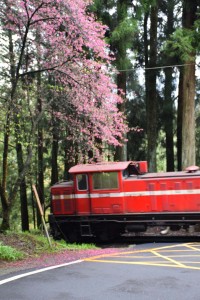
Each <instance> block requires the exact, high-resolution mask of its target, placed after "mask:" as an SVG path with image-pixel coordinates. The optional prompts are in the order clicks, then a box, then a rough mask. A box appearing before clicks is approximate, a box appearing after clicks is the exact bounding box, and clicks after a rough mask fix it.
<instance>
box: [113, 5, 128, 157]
mask: <svg viewBox="0 0 200 300" xmlns="http://www.w3.org/2000/svg"><path fill="white" fill-rule="evenodd" d="M126 17H127V1H124V0H118V2H117V19H118V20H117V21H118V24H120V22H122V21H123V20H124V19H125V18H126ZM116 48H117V56H116V61H117V69H118V70H123V69H124V61H125V59H126V50H127V49H126V41H123V39H120V41H118V43H117V45H116ZM117 87H118V89H119V90H122V91H123V93H124V94H123V95H122V97H123V99H124V102H123V103H122V104H119V105H118V109H119V111H121V112H122V113H124V112H125V99H126V72H120V71H119V73H118V74H117ZM119 142H121V141H119ZM114 160H116V161H126V160H127V144H126V143H123V145H122V146H121V147H120V146H118V147H116V152H115V156H114Z"/></svg>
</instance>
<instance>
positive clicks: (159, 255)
mask: <svg viewBox="0 0 200 300" xmlns="http://www.w3.org/2000/svg"><path fill="white" fill-rule="evenodd" d="M151 253H153V254H155V255H156V256H158V257H161V258H163V259H165V260H168V261H170V262H172V263H174V264H175V265H178V266H180V267H184V265H183V264H181V263H179V262H177V261H176V260H174V259H171V258H170V257H168V256H165V255H162V254H160V253H158V252H156V251H151Z"/></svg>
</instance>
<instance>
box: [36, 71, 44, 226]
mask: <svg viewBox="0 0 200 300" xmlns="http://www.w3.org/2000/svg"><path fill="white" fill-rule="evenodd" d="M40 93H41V73H38V74H37V94H38V96H37V109H38V115H40V114H41V112H42V99H41V96H40ZM37 148H38V180H37V192H38V196H39V199H40V203H41V205H42V207H43V208H44V160H43V156H44V148H43V125H42V122H41V121H40V122H38V147H37ZM41 223H42V220H41V216H40V213H39V210H37V226H38V228H39V227H40V225H41Z"/></svg>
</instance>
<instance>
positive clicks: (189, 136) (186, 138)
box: [180, 0, 197, 169]
mask: <svg viewBox="0 0 200 300" xmlns="http://www.w3.org/2000/svg"><path fill="white" fill-rule="evenodd" d="M196 13H197V1H196V0H194V1H190V0H184V1H183V27H184V28H186V29H190V30H192V29H193V26H194V22H195V19H196ZM188 54H189V56H190V58H189V59H188V60H187V61H186V62H185V65H184V67H183V71H182V72H183V73H182V78H181V80H182V82H180V94H181V97H180V101H182V103H180V109H182V117H181V118H182V134H181V138H182V143H181V149H182V153H181V159H182V169H185V168H186V167H188V166H190V165H195V163H196V151H195V56H196V54H195V53H188Z"/></svg>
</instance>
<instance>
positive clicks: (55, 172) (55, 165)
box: [51, 125, 58, 185]
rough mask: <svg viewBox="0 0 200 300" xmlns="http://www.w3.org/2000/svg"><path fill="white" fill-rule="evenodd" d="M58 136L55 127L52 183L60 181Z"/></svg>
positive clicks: (52, 152) (52, 151)
mask: <svg viewBox="0 0 200 300" xmlns="http://www.w3.org/2000/svg"><path fill="white" fill-rule="evenodd" d="M53 126H54V125H53ZM57 159H58V136H57V134H56V129H53V142H52V150H51V185H53V184H54V183H56V182H58V161H57Z"/></svg>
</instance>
